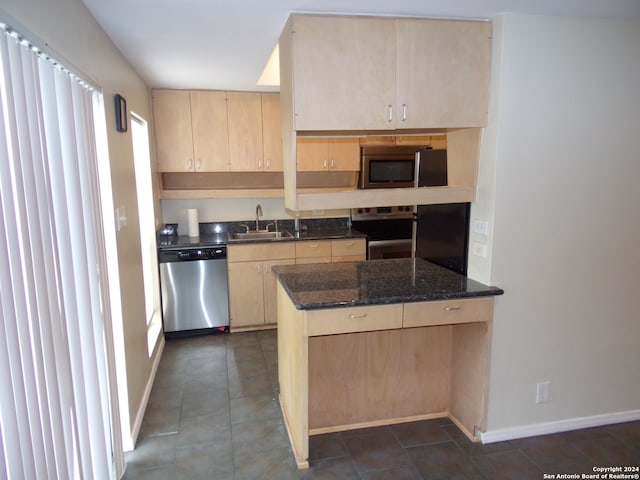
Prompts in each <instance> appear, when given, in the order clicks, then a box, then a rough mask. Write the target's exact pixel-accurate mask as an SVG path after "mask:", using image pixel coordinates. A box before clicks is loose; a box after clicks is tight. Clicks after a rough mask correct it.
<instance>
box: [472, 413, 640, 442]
mask: <svg viewBox="0 0 640 480" xmlns="http://www.w3.org/2000/svg"><path fill="white" fill-rule="evenodd" d="M637 420H640V410H630V411H628V412H617V413H607V414H604V415H594V416H592V417H580V418H571V419H568V420H558V421H555V422H546V423H536V424H534V425H523V426H521V427H510V428H502V429H498V430H489V431H487V432H481V433H480V440H481V441H482V443H495V442H504V441H507V440H516V439H518V438H526V437H535V436H538V435H549V434H552V433H560V432H568V431H570V430H579V429H581V428H591V427H601V426H603V425H611V424H614V423H624V422H633V421H637Z"/></svg>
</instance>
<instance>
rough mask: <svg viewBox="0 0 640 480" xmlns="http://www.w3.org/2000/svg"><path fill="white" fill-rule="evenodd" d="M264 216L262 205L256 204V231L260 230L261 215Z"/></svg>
mask: <svg viewBox="0 0 640 480" xmlns="http://www.w3.org/2000/svg"><path fill="white" fill-rule="evenodd" d="M261 216H262V207H261V206H260V204H258V205H256V232H257V231H258V230H260V224H259V221H260V217H261Z"/></svg>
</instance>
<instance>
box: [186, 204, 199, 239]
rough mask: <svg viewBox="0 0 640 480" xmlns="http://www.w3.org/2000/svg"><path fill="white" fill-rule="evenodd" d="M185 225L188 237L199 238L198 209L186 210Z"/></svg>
mask: <svg viewBox="0 0 640 480" xmlns="http://www.w3.org/2000/svg"><path fill="white" fill-rule="evenodd" d="M187 223H188V225H189V236H190V237H199V236H200V224H199V223H198V209H197V208H188V209H187Z"/></svg>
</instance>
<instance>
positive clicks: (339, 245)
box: [296, 238, 367, 264]
mask: <svg viewBox="0 0 640 480" xmlns="http://www.w3.org/2000/svg"><path fill="white" fill-rule="evenodd" d="M366 248H367V241H366V240H365V239H364V238H349V239H334V240H307V241H304V242H297V243H296V263H299V264H301V263H329V262H350V261H360V260H366V257H367V252H366Z"/></svg>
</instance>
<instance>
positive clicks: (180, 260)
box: [159, 246, 229, 337]
mask: <svg viewBox="0 0 640 480" xmlns="http://www.w3.org/2000/svg"><path fill="white" fill-rule="evenodd" d="M159 263H160V286H161V294H162V321H163V324H164V332H165V336H167V337H171V336H186V335H196V334H203V333H209V332H212V331H215V330H221V331H229V294H228V291H229V287H228V281H227V247H226V246H217V247H193V248H187V247H181V248H175V249H161V250H160V252H159Z"/></svg>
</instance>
